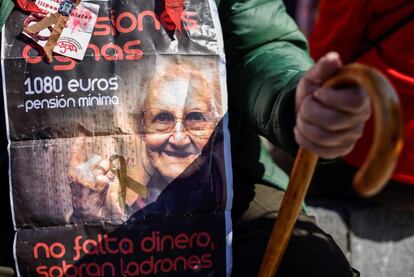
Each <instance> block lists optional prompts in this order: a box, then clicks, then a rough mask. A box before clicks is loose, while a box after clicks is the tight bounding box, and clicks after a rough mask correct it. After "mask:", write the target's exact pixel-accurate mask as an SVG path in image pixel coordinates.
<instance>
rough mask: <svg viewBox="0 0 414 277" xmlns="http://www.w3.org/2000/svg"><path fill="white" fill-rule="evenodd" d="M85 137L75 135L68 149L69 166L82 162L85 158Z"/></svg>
mask: <svg viewBox="0 0 414 277" xmlns="http://www.w3.org/2000/svg"><path fill="white" fill-rule="evenodd" d="M85 145H86V138H85V137H77V138H76V139H75V141H74V142H73V143H72V145H71V149H70V164H69V166H70V167H76V166H78V165H80V164H82V163H84V161H85V158H86V147H85Z"/></svg>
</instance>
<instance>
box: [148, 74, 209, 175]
mask: <svg viewBox="0 0 414 277" xmlns="http://www.w3.org/2000/svg"><path fill="white" fill-rule="evenodd" d="M211 94H212V92H211V91H203V90H202V89H197V82H195V83H194V84H192V82H190V81H189V80H186V79H175V80H170V81H166V82H164V83H163V84H162V85H161V86H160V87H159V89H158V90H157V91H155V90H153V91H150V92H149V95H148V96H147V99H146V105H145V108H144V116H143V125H144V132H145V142H146V148H147V154H148V156H149V160H150V163H151V164H152V166H153V167H154V168H155V169H156V170H158V172H159V173H160V174H161V175H163V176H164V177H166V178H168V179H172V178H175V177H177V176H179V175H180V174H181V173H182V172H183V171H184V170H185V169H186V168H187V167H188V166H189V165H190V164H191V163H192V162H193V161H194V160H195V159H196V158H197V157H198V156H199V155H200V153H201V151H202V149H203V147H204V146H205V145H206V143H207V141H208V139H209V137H210V136H211V134H212V132H213V130H214V127H215V124H216V118H215V117H214V112H213V110H212V105H213V104H212V103H213V101H212V97H211Z"/></svg>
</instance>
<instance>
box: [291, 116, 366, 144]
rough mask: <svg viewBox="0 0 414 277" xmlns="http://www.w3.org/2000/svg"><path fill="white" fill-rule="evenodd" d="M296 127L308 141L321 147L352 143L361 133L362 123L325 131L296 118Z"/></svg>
mask: <svg viewBox="0 0 414 277" xmlns="http://www.w3.org/2000/svg"><path fill="white" fill-rule="evenodd" d="M296 126H297V128H298V131H299V132H300V134H301V135H302V136H304V137H305V138H306V139H307V140H308V141H310V142H312V143H313V144H315V145H318V146H321V147H340V146H347V145H348V146H349V145H353V144H354V143H355V142H356V141H357V140H358V139H359V138H360V137H361V135H362V130H363V128H364V124H359V125H357V126H355V127H353V128H350V129H346V130H341V131H327V130H325V129H323V128H320V127H318V126H316V125H314V124H311V123H309V122H306V121H304V120H302V119H298V120H297V125H296Z"/></svg>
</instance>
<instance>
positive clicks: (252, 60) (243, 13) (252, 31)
mask: <svg viewBox="0 0 414 277" xmlns="http://www.w3.org/2000/svg"><path fill="white" fill-rule="evenodd" d="M219 14H220V21H221V25H222V29H223V36H224V45H225V51H226V59H227V75H228V92H229V110H232V111H231V112H235V110H236V113H237V114H238V115H241V116H242V117H244V118H245V119H246V120H247V122H248V123H249V124H250V125H251V126H252V127H253V128H254V129H255V130H256V131H257V133H258V134H260V135H262V136H264V137H266V138H267V139H269V140H270V141H271V142H272V143H274V144H276V145H279V146H281V147H282V148H283V149H284V150H286V151H288V152H290V153H294V152H295V150H296V148H297V145H296V143H295V140H294V137H293V127H294V124H295V89H296V86H297V83H298V81H299V79H300V77H301V76H302V75H303V73H304V72H305V71H306V70H307V69H308V68H309V67H310V66H311V64H312V61H311V59H310V57H309V54H308V46H307V43H306V40H305V38H304V36H303V35H302V34H301V33H300V32H299V31H298V29H297V26H296V25H295V23H294V21H293V20H292V19H291V18H290V17H289V16H288V15H287V13H286V11H285V7H284V5H283V3H282V1H281V0H221V3H220V6H219ZM231 116H232V115H231V114H230V119H231ZM240 120H242V119H240Z"/></svg>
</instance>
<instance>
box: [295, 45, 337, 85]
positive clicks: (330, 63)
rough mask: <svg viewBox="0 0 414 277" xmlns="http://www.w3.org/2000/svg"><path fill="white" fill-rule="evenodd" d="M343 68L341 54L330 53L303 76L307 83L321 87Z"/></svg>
mask: <svg viewBox="0 0 414 277" xmlns="http://www.w3.org/2000/svg"><path fill="white" fill-rule="evenodd" d="M341 67H342V61H341V58H340V57H339V54H338V53H336V52H329V53H327V54H326V55H325V56H323V57H322V58H320V59H319V60H318V62H317V63H316V64H315V65H314V66H313V67H312V68H311V69H309V70H308V71H307V72H306V73H305V75H304V76H303V77H304V78H305V79H306V81H308V82H312V83H314V84H318V85H321V84H322V83H323V82H325V81H326V80H327V79H328V78H329V77H331V76H332V75H333V74H335V73H336V72H337V71H338V70H339V69H340V68H341Z"/></svg>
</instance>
